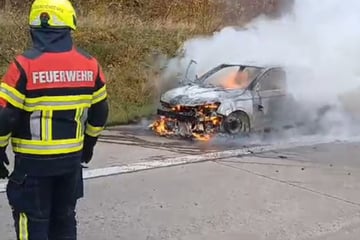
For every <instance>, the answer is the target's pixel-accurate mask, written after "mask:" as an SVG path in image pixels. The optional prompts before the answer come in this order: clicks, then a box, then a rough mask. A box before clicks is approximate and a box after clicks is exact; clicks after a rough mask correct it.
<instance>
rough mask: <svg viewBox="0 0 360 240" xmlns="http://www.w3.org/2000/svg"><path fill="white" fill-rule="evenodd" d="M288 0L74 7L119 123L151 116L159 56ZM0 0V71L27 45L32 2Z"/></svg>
mask: <svg viewBox="0 0 360 240" xmlns="http://www.w3.org/2000/svg"><path fill="white" fill-rule="evenodd" d="M284 1H288V0H172V1H168V0H117V1H116V0H115V1H114V0H113V1H111V0H77V1H76V0H74V1H73V2H74V4H75V6H76V8H77V11H78V15H79V16H78V25H79V27H78V31H77V32H75V33H74V38H75V42H76V44H77V45H78V46H79V47H82V48H84V49H86V50H87V51H89V52H90V53H91V54H92V55H93V56H95V57H97V58H98V60H99V61H100V63H101V64H102V66H103V69H104V72H105V75H106V77H107V81H108V86H109V87H108V91H109V95H110V96H109V98H110V107H111V111H110V119H109V122H108V124H123V123H129V122H132V121H136V120H137V119H139V118H142V117H147V116H150V115H151V114H152V113H153V112H154V106H155V105H154V102H155V100H156V99H157V97H158V94H159V93H158V92H157V91H156V88H155V85H154V84H152V83H154V79H156V77H157V76H158V74H159V73H160V70H161V69H160V67H159V66H156V65H154V61H155V59H156V57H157V56H160V55H161V56H167V57H172V56H174V55H175V54H176V51H177V50H178V48H179V47H180V46H181V44H182V43H183V42H184V41H185V40H186V39H188V38H191V37H193V36H196V35H200V34H201V35H203V34H205V35H206V34H211V33H212V32H214V31H216V30H219V29H221V28H222V27H223V26H226V25H242V24H244V23H246V22H248V21H249V20H250V19H252V18H253V17H255V16H257V15H259V14H261V13H265V14H273V15H277V14H278V12H279V11H278V9H279V5H280V4H281V3H282V2H284ZM5 2H6V1H0V8H1V9H2V12H1V18H0V31H1V38H0V71H1V72H0V74H1V75H3V74H4V72H5V71H6V67H7V64H8V61H10V60H12V58H13V56H15V55H16V54H19V53H21V52H22V51H23V50H24V49H25V48H27V47H28V46H29V44H30V41H29V36H28V28H27V25H26V24H27V18H26V17H27V13H28V7H29V4H30V2H32V1H24V0H12V1H11V0H10V1H7V3H6V4H5Z"/></svg>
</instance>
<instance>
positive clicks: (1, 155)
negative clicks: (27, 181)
mask: <svg viewBox="0 0 360 240" xmlns="http://www.w3.org/2000/svg"><path fill="white" fill-rule="evenodd" d="M5 164H6V165H9V159H8V157H7V155H6V152H5V150H3V149H1V150H0V179H5V178H7V177H9V170H8V169H7V168H6V166H5Z"/></svg>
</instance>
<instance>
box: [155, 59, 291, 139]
mask: <svg viewBox="0 0 360 240" xmlns="http://www.w3.org/2000/svg"><path fill="white" fill-rule="evenodd" d="M292 102H293V98H292V96H291V95H290V94H289V93H288V91H287V84H286V72H285V70H284V69H283V68H282V67H281V66H252V65H246V64H220V65H218V66H216V67H214V68H213V69H210V70H209V71H208V72H206V73H205V74H203V75H202V76H200V77H195V78H194V79H193V80H192V81H190V82H187V83H186V84H183V85H182V86H179V87H176V88H174V89H171V90H169V91H167V92H165V93H163V94H162V95H161V98H160V106H159V108H158V109H157V116H158V118H157V119H156V120H155V122H154V123H153V124H151V126H150V128H151V129H152V130H153V131H154V132H155V133H157V134H159V135H161V136H182V137H190V138H195V139H198V140H208V139H210V138H211V137H212V136H213V135H215V134H218V133H226V134H231V135H244V134H246V135H247V134H249V133H250V132H254V131H264V130H267V129H271V128H277V127H286V126H288V125H289V124H291V123H288V122H287V121H286V119H288V118H287V116H289V114H290V115H291V114H292V113H291V112H290V111H291V110H293V109H294V108H293V107H292V106H291V103H292Z"/></svg>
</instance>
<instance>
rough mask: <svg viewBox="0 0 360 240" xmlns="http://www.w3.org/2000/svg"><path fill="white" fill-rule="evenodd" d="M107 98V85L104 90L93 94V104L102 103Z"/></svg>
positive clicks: (101, 89)
mask: <svg viewBox="0 0 360 240" xmlns="http://www.w3.org/2000/svg"><path fill="white" fill-rule="evenodd" d="M106 97H107V92H106V85H104V86H103V87H102V88H100V89H99V90H97V91H96V92H94V93H93V99H92V102H91V103H92V104H95V103H98V102H101V101H102V100H104V99H105V98H106Z"/></svg>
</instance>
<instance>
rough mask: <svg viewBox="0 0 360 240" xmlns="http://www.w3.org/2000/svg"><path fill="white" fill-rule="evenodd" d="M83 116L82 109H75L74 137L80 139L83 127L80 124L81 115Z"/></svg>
mask: <svg viewBox="0 0 360 240" xmlns="http://www.w3.org/2000/svg"><path fill="white" fill-rule="evenodd" d="M83 114H84V109H83V108H78V109H76V115H75V121H76V137H77V138H80V137H81V136H82V131H83V126H82V123H81V119H82V115H83Z"/></svg>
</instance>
